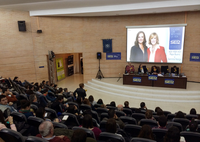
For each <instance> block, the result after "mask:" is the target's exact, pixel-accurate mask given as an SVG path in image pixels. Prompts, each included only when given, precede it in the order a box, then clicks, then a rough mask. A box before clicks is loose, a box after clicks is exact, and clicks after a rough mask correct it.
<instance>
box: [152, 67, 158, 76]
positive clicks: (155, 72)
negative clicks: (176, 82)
mask: <svg viewBox="0 0 200 142" xmlns="http://www.w3.org/2000/svg"><path fill="white" fill-rule="evenodd" d="M151 74H159V70H158V67H156V66H152V67H151Z"/></svg>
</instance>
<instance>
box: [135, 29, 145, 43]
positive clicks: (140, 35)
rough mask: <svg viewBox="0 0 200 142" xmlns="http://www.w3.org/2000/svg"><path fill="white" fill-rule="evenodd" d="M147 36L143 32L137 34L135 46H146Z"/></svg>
mask: <svg viewBox="0 0 200 142" xmlns="http://www.w3.org/2000/svg"><path fill="white" fill-rule="evenodd" d="M146 42H147V41H146V36H145V33H144V32H143V31H140V32H138V33H137V36H136V39H135V45H137V46H138V45H139V44H143V45H144V46H146Z"/></svg>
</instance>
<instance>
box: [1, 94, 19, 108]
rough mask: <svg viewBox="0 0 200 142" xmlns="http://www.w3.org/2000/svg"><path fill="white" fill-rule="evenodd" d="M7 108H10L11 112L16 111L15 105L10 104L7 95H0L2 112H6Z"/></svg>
mask: <svg viewBox="0 0 200 142" xmlns="http://www.w3.org/2000/svg"><path fill="white" fill-rule="evenodd" d="M7 108H9V109H10V111H11V112H13V111H16V110H15V109H14V107H13V103H12V102H9V103H8V99H7V97H6V96H5V95H0V110H2V111H4V110H6V109H7Z"/></svg>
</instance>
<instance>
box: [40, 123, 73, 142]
mask: <svg viewBox="0 0 200 142" xmlns="http://www.w3.org/2000/svg"><path fill="white" fill-rule="evenodd" d="M39 133H40V134H38V135H37V137H40V138H42V139H45V140H47V141H49V142H70V140H69V138H68V137H66V136H64V135H61V136H55V135H54V127H53V124H52V122H50V121H44V122H42V123H41V124H40V126H39Z"/></svg>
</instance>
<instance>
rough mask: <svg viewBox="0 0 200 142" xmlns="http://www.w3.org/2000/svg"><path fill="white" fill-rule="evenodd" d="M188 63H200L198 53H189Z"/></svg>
mask: <svg viewBox="0 0 200 142" xmlns="http://www.w3.org/2000/svg"><path fill="white" fill-rule="evenodd" d="M190 61H194V62H200V53H190Z"/></svg>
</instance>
